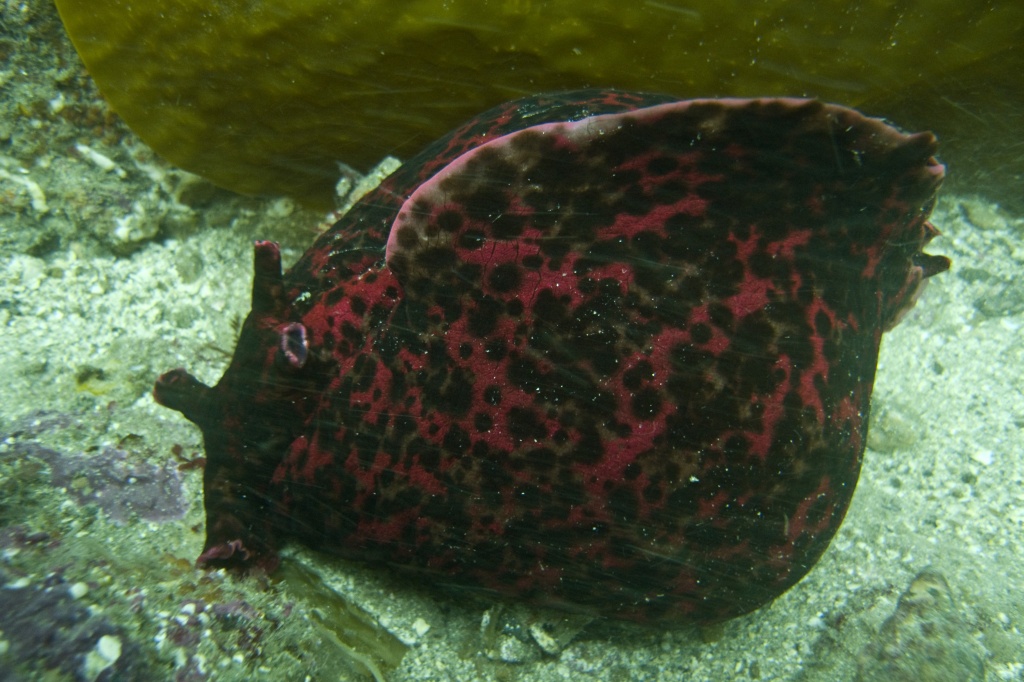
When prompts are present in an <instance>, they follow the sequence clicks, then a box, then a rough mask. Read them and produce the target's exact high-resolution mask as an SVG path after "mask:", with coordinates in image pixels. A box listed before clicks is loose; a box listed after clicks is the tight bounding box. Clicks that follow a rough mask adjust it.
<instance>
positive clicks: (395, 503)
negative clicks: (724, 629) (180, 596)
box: [155, 90, 949, 622]
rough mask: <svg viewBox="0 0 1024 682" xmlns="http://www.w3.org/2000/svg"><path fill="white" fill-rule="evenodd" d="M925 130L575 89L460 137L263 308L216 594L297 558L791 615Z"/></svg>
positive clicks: (907, 254)
mask: <svg viewBox="0 0 1024 682" xmlns="http://www.w3.org/2000/svg"><path fill="white" fill-rule="evenodd" d="M935 153H936V141H935V138H934V136H933V135H931V134H930V133H917V134H904V133H901V132H899V131H898V130H896V129H895V128H893V127H891V126H889V125H887V124H885V123H884V122H882V121H880V120H877V119H871V118H867V117H865V116H863V115H861V114H859V113H857V112H856V111H853V110H851V109H847V108H843V107H839V106H836V105H828V104H823V103H821V102H817V101H812V100H799V99H753V100H740V99H725V100H690V101H678V100H675V99H674V98H672V97H669V96H664V95H651V94H641V93H630V92H621V91H600V90H596V91H579V92H569V93H560V94H553V95H541V96H538V97H533V98H527V99H523V100H518V101H514V102H510V103H508V104H506V105H503V106H500V107H498V108H496V109H493V110H491V111H488V112H485V113H483V114H481V115H480V116H479V117H477V118H475V119H472V120H470V121H469V122H468V123H466V124H465V125H464V126H462V127H460V128H458V129H456V130H455V131H453V132H452V133H450V134H449V135H448V136H446V137H443V138H441V139H440V140H438V141H437V142H436V143H434V144H433V145H431V146H429V147H428V148H427V149H425V150H424V151H423V152H422V153H421V154H419V155H418V156H416V157H414V158H412V159H411V160H410V161H408V162H407V163H406V164H404V165H403V166H402V167H401V168H399V169H398V170H397V171H396V172H395V173H394V174H392V175H391V176H390V177H389V178H388V179H387V180H385V181H384V183H383V184H382V185H381V186H380V187H379V188H378V189H377V190H375V191H374V192H371V193H370V194H369V195H367V196H366V197H364V198H363V199H362V200H361V201H360V202H358V203H357V204H356V205H355V206H354V207H353V209H352V210H351V211H350V212H349V213H348V214H347V215H346V216H345V217H344V218H342V219H341V220H340V221H339V222H338V223H337V224H336V225H335V226H334V227H333V228H332V229H331V230H329V231H328V232H327V233H325V234H324V235H322V236H321V237H320V238H319V239H318V240H317V242H316V243H315V244H314V245H313V246H312V248H310V250H309V251H307V252H306V254H305V255H304V256H303V257H302V258H301V259H300V260H299V262H298V263H297V264H296V265H295V266H294V267H293V268H291V270H289V272H288V273H287V275H285V276H282V273H281V263H280V254H279V251H278V248H277V246H276V245H275V244H272V243H269V242H257V244H256V263H255V277H254V283H253V290H252V312H251V313H250V315H249V317H248V319H247V320H246V322H245V324H244V326H243V329H242V332H241V336H240V338H239V342H238V346H237V348H236V351H235V355H234V358H233V359H232V361H231V365H230V366H229V368H228V370H227V371H226V372H225V374H224V377H223V378H222V379H221V381H220V382H219V383H218V384H217V385H216V386H214V387H212V388H211V387H209V386H206V385H204V384H202V383H200V382H199V381H198V380H197V379H195V378H194V377H192V376H191V375H189V374H188V373H187V372H185V371H184V370H174V371H172V372H169V373H167V374H165V375H164V376H162V377H161V378H160V380H159V381H158V382H157V385H156V388H155V397H156V399H157V400H158V401H159V402H160V403H162V404H164V405H167V406H169V407H172V408H175V409H177V410H180V411H181V412H182V413H183V414H184V415H185V416H186V417H187V418H189V419H190V420H192V421H193V422H195V423H196V424H197V425H199V427H200V428H201V429H202V431H203V435H204V438H205V443H206V452H207V462H208V463H207V468H206V471H205V483H204V490H205V506H206V514H207V539H206V545H205V548H204V551H203V553H202V556H201V557H200V561H201V563H203V564H205V565H208V566H252V565H262V566H264V567H268V568H272V567H273V566H274V565H275V563H276V550H277V548H278V547H279V546H280V545H281V543H283V542H285V541H288V540H299V541H302V542H304V543H306V544H308V545H310V546H311V547H315V548H318V549H322V550H326V551H331V552H335V553H338V554H340V555H342V556H346V557H350V558H358V559H363V560H369V561H375V562H381V563H387V564H391V565H396V566H399V567H401V568H404V569H406V570H408V571H412V572H414V573H418V574H421V575H424V576H426V577H427V578H428V579H430V580H432V581H434V582H439V583H444V584H449V585H454V586H460V587H463V588H470V589H474V590H477V591H483V592H486V593H499V594H505V595H509V596H512V597H516V598H518V599H521V600H525V601H530V602H533V603H537V604H544V605H552V606H559V607H562V608H565V609H569V610H574V611H580V612H583V613H586V614H593V615H603V616H610V617H614V618H623V619H630V620H637V621H644V622H714V621H720V620H723V619H726V618H730V617H733V616H736V615H739V614H743V613H746V612H749V611H751V610H753V609H755V608H757V607H759V606H761V605H763V604H765V603H767V602H769V601H771V600H772V599H774V598H775V597H776V596H778V595H779V594H781V593H782V592H784V591H785V590H786V589H788V588H789V587H790V586H792V585H793V584H794V583H795V582H796V581H798V580H799V579H800V578H801V577H803V576H804V575H805V574H806V573H807V571H809V570H810V569H811V567H812V566H813V565H814V563H815V562H816V561H817V559H818V557H819V556H820V555H821V553H822V552H823V551H824V550H825V548H826V547H827V546H828V543H829V541H830V540H831V538H832V536H833V534H834V533H835V532H836V530H837V528H838V527H839V524H840V522H841V521H842V519H843V516H844V515H845V512H846V509H847V506H848V504H849V501H850V498H851V496H852V494H853V490H854V487H855V485H856V482H857V477H858V472H859V469H860V463H861V456H862V453H863V449H864V443H865V436H866V428H867V415H868V412H869V405H870V395H871V389H872V384H873V380H874V374H875V368H876V361H877V354H878V348H879V342H880V339H881V335H882V332H883V331H885V330H888V329H890V328H892V327H893V326H894V325H895V324H897V323H898V322H899V321H900V319H901V318H902V317H903V315H904V314H905V313H906V311H907V310H908V309H909V308H910V307H911V306H913V305H914V303H915V302H916V300H917V297H918V294H919V293H920V289H921V287H922V284H923V283H924V281H925V279H926V278H928V277H930V276H932V275H935V274H937V273H940V272H942V271H944V270H945V269H947V268H948V267H949V261H948V260H947V259H946V258H944V257H941V256H930V255H927V254H924V253H923V252H922V249H923V248H924V247H925V245H926V244H927V243H928V242H929V241H930V240H931V239H932V237H933V236H934V235H935V234H936V231H935V229H934V227H933V226H932V225H931V224H930V223H929V222H928V221H927V218H928V214H929V213H930V211H931V208H932V206H933V204H934V201H935V192H936V190H937V188H938V186H939V184H940V183H941V181H942V178H943V166H942V165H941V164H940V163H939V162H938V161H936V160H935V156H934V155H935Z"/></svg>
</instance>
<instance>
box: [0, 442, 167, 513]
mask: <svg viewBox="0 0 1024 682" xmlns="http://www.w3.org/2000/svg"><path fill="white" fill-rule="evenodd" d="M6 456H7V457H16V456H21V457H26V456H27V457H35V458H36V459H39V460H42V461H43V462H45V463H46V464H47V465H49V467H50V470H51V482H52V484H53V485H54V486H55V487H59V488H65V489H67V491H68V494H69V495H70V496H71V497H72V499H74V500H75V502H77V503H78V504H82V505H84V504H95V505H97V506H98V507H99V508H100V509H102V510H103V511H104V512H106V513H107V515H108V516H110V518H111V519H112V520H113V521H114V522H115V523H119V524H123V523H126V522H127V521H128V520H129V519H130V518H131V515H132V514H136V515H138V516H139V518H141V519H143V520H145V521H153V522H157V523H163V522H166V521H174V520H177V519H180V518H182V517H183V516H184V515H185V511H186V509H187V505H186V503H185V500H184V497H183V494H182V489H181V477H180V475H179V474H178V471H177V469H176V467H175V466H174V463H173V462H167V463H164V464H159V465H158V464H152V463H149V462H139V461H133V460H131V459H130V458H129V456H128V454H127V453H126V452H124V451H123V450H118V449H116V448H112V447H104V448H103V449H101V450H100V451H99V452H96V453H91V454H89V453H79V454H65V453H62V452H58V451H57V450H52V449H50V448H46V447H43V446H41V445H39V444H37V443H18V444H15V445H14V446H13V447H12V448H11V450H10V451H9V452H8V453H7V455H6Z"/></svg>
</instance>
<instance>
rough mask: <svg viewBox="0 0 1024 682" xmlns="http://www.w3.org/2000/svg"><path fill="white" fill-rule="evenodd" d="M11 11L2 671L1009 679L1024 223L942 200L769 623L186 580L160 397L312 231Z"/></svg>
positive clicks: (1020, 552)
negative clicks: (129, 113) (826, 509)
mask: <svg viewBox="0 0 1024 682" xmlns="http://www.w3.org/2000/svg"><path fill="white" fill-rule="evenodd" d="M0 11H3V22H2V23H0V30H2V34H0V51H3V52H4V57H5V59H4V60H3V61H2V62H0V63H2V66H0V582H2V588H0V681H2V680H20V679H47V680H52V679H76V680H77V679H83V680H108V679H109V680H113V679H122V680H133V679H154V680H156V679H167V680H173V679H179V680H204V679H210V680H241V679H245V680H252V679H267V680H303V679H309V680H349V679H351V680H361V679H371V676H370V672H369V670H370V668H374V669H376V670H377V671H379V672H380V674H382V675H383V676H385V677H386V679H388V680H393V681H401V680H477V679H478V680H492V679H493V680H564V679H593V680H658V679H670V680H807V681H810V680H855V679H860V680H903V679H906V680H910V679H914V680H918V681H927V680H951V681H952V680H992V681H994V680H1024V635H1022V634H1021V628H1022V626H1024V598H1022V594H1024V593H1022V589H1021V588H1022V586H1024V542H1022V539H1024V504H1022V503H1024V452H1022V449H1024V448H1022V445H1024V437H1022V427H1024V401H1022V391H1024V342H1022V341H1021V337H1022V332H1021V327H1022V326H1024V289H1022V287H1021V286H1020V274H1021V272H1024V220H1022V219H1021V218H1020V217H1018V216H1012V215H1007V214H1006V213H1004V212H1002V211H1001V210H1000V209H999V207H998V206H996V205H993V204H991V203H986V202H983V201H981V200H978V199H976V198H972V197H968V196H949V195H946V196H944V197H943V199H942V201H941V202H940V204H939V206H938V208H937V210H936V212H935V215H934V222H935V224H936V225H937V226H938V227H939V229H940V230H941V231H942V236H941V237H940V238H938V239H936V240H935V242H934V243H933V245H932V246H931V248H930V249H929V251H930V252H931V253H941V254H945V255H947V256H949V257H950V258H952V260H953V263H954V265H953V269H952V271H951V272H950V273H948V274H945V275H942V276H940V277H936V278H935V279H934V281H933V282H932V283H931V285H930V286H929V287H928V289H927V291H926V292H925V295H924V296H923V298H922V300H921V302H920V304H919V305H918V307H917V308H916V309H915V310H914V311H913V312H912V313H911V314H910V315H909V316H908V317H907V318H906V319H905V320H904V321H903V323H902V324H900V325H899V326H898V327H897V328H896V329H895V330H894V331H892V332H890V333H889V334H887V336H886V337H885V339H884V342H883V347H882V354H881V359H880V363H879V371H878V378H877V383H876V387H875V397H874V404H873V418H872V422H871V435H870V438H869V449H868V451H867V453H866V455H865V459H864V468H863V473H862V475H861V479H860V484H859V487H858V490H857V493H856V496H855V498H854V500H853V504H852V507H851V509H850V511H849V514H848V516H847V519H846V522H845V524H844V525H843V527H842V528H841V530H840V531H839V533H838V535H837V536H836V538H835V540H834V542H833V543H832V546H831V547H830V549H829V550H828V552H827V553H826V554H825V556H824V558H823V559H822V560H821V561H820V563H819V564H818V566H817V567H816V568H815V569H814V570H813V571H811V573H810V574H809V575H808V576H807V578H805V579H804V580H803V581H802V582H800V583H799V584H798V585H797V586H796V587H795V588H794V589H792V590H791V591H789V592H788V593H786V594H785V595H783V596H782V597H780V598H779V599H778V600H776V601H775V602H774V603H773V604H771V605H769V606H768V607H766V608H763V609H761V610H759V611H757V612H755V613H753V614H750V615H748V616H746V617H742V618H739V619H736V620H734V621H731V622H728V623H726V624H724V625H723V626H720V627H716V628H713V629H709V630H704V631H698V630H696V629H680V630H675V631H651V630H646V629H642V628H639V627H634V626H627V625H617V624H607V623H603V624H602V623H591V624H589V625H587V626H585V627H584V624H583V623H581V622H579V621H574V620H572V619H568V618H564V617H563V616H562V615H561V614H557V613H549V612H543V611H536V610H528V609H525V608H521V607H518V606H516V605H514V604H509V603H504V604H498V603H492V602H488V601H487V600H483V599H478V598H467V597H465V596H452V595H450V594H447V593H444V592H440V591H437V590H435V589H432V588H429V587H427V586H424V585H419V584H412V583H410V581H408V580H406V579H404V578H402V577H400V576H397V575H395V574H392V573H389V572H387V571H383V570H381V569H372V568H368V567H365V566H361V565H359V564H356V563H347V562H339V561H336V560H333V559H330V558H327V557H323V556H318V555H315V554H313V553H312V552H310V551H308V550H303V549H299V548H295V549H293V550H291V551H290V552H289V553H288V556H287V557H286V561H285V566H286V569H285V570H284V571H283V579H280V577H279V576H277V577H275V578H274V579H267V578H249V579H246V580H236V579H234V578H231V577H228V576H225V575H224V574H222V573H216V572H214V573H210V572H206V571H201V570H198V569H196V568H194V566H193V563H192V562H193V561H194V559H195V557H196V556H197V554H198V553H199V550H200V547H201V544H202V539H203V514H202V490H201V471H200V470H199V469H198V468H188V467H187V466H186V467H185V468H184V469H183V470H179V465H181V464H183V463H184V462H185V460H189V459H192V458H195V457H196V456H198V455H199V454H201V441H200V436H199V432H198V431H197V430H196V429H195V428H193V427H192V425H191V424H189V423H187V422H186V421H185V420H184V419H183V418H182V417H181V416H180V415H178V414H176V413H173V412H170V411H168V410H166V409H163V408H161V407H159V406H158V405H156V404H155V403H154V402H153V400H152V398H151V396H150V389H151V386H152V383H153V380H154V378H155V377H156V376H157V375H158V374H159V373H161V372H162V371H164V370H167V369H169V368H172V367H177V366H187V367H188V368H189V369H190V370H191V371H193V372H194V373H195V374H196V375H197V376H199V378H201V379H202V380H204V381H206V382H208V383H213V382H215V381H216V380H217V379H218V378H219V376H220V373H221V372H222V370H223V368H224V366H225V364H226V362H227V356H226V354H225V353H226V352H227V351H230V350H231V349H232V348H233V345H234V338H235V334H236V329H237V323H238V322H239V320H240V319H241V318H242V316H244V314H245V313H246V312H247V310H248V294H249V291H248V288H249V282H250V278H251V269H252V268H251V243H252V240H253V239H254V238H257V237H262V238H272V239H275V240H279V241H281V242H282V245H283V247H284V253H285V258H286V261H287V262H291V261H294V259H295V258H296V257H297V256H298V255H299V254H300V253H301V251H302V250H303V249H304V248H305V245H307V244H308V243H310V242H311V241H312V238H313V236H314V234H315V231H316V226H317V223H318V222H319V221H320V220H321V217H322V216H320V215H317V214H315V213H311V212H308V211H304V210H301V209H298V208H296V207H294V206H293V205H291V204H290V203H289V202H287V201H281V200H277V201H273V200H258V199H247V198H239V197H236V196H233V195H231V194H229V193H227V192H222V191H219V190H215V189H213V188H212V187H211V186H209V185H208V184H206V183H205V182H204V181H201V180H199V179H197V178H194V177H192V176H189V175H187V174H184V173H182V172H180V171H176V170H174V169H172V168H170V167H168V166H167V165H166V164H164V163H162V162H161V161H160V160H159V159H156V158H154V157H153V155H152V154H151V153H150V152H149V151H148V150H147V149H146V148H145V147H144V146H143V145H142V144H141V143H139V142H138V141H137V140H135V138H134V137H133V136H132V135H131V133H130V132H128V131H127V129H126V128H124V126H123V125H122V124H121V123H120V122H119V121H118V120H117V119H116V117H112V116H111V115H110V114H109V112H108V111H107V110H106V107H105V105H104V104H103V102H102V101H101V99H100V98H99V97H98V95H97V94H96V92H95V90H94V89H93V87H92V85H91V83H90V82H89V81H88V79H87V77H85V76H84V74H83V72H82V70H81V67H80V65H79V64H78V63H77V59H76V58H75V55H74V52H73V50H72V49H71V47H70V46H69V45H68V43H67V41H66V40H65V39H64V38H63V35H62V32H61V30H60V25H59V22H58V21H57V20H56V18H55V13H54V11H53V10H52V8H51V7H50V6H49V5H48V4H46V3H44V2H38V3H10V2H9V3H6V5H5V7H4V9H2V10H0ZM76 145H85V146H84V147H82V146H76ZM89 150H92V152H96V153H98V154H102V155H103V158H101V157H98V156H95V155H94V154H93V153H92V152H90V151H89ZM104 158H106V159H109V161H110V162H111V163H112V165H111V164H108V163H107V162H106V161H105V160H104ZM922 571H924V573H923V575H922ZM919 575H921V577H920V578H919V579H918V580H917V581H916V582H915V583H914V589H912V590H910V591H909V592H908V588H910V586H911V583H912V582H914V579H915V576H919ZM901 595H904V598H903V600H902V606H900V607H898V602H899V600H900V598H901ZM887 666H888V667H887Z"/></svg>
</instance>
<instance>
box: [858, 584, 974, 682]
mask: <svg viewBox="0 0 1024 682" xmlns="http://www.w3.org/2000/svg"><path fill="white" fill-rule="evenodd" d="M984 679H985V650H984V649H983V648H982V647H981V645H980V644H979V643H978V642H977V641H976V640H975V639H974V638H973V635H972V632H971V630H970V628H969V627H968V625H967V622H966V620H965V618H964V617H963V615H962V614H961V613H960V612H959V611H958V609H957V605H956V603H955V602H954V600H953V596H952V593H951V591H950V589H949V584H948V583H947V582H946V579H945V578H944V577H942V575H941V574H940V573H938V572H937V571H935V570H932V569H926V570H924V571H922V572H921V573H919V574H918V575H917V576H915V577H914V579H913V581H911V583H910V585H909V587H907V589H906V591H905V592H904V593H903V594H902V595H900V599H899V603H898V604H897V606H896V612H895V613H894V614H893V615H892V616H891V617H890V618H889V619H888V620H886V621H885V623H884V624H883V625H882V628H881V630H879V632H878V636H877V638H876V639H875V641H873V642H871V643H870V644H869V645H868V646H867V647H865V648H864V651H862V652H861V655H860V659H859V662H858V670H857V677H856V682H982V681H983V680H984Z"/></svg>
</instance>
